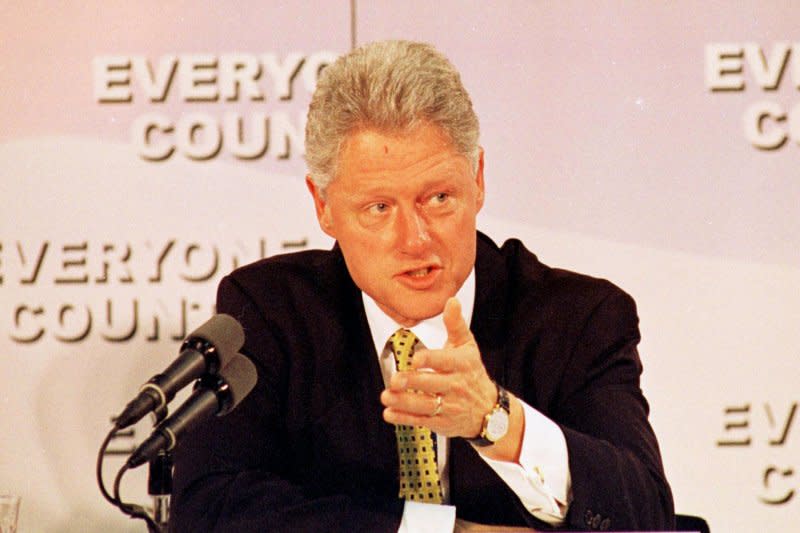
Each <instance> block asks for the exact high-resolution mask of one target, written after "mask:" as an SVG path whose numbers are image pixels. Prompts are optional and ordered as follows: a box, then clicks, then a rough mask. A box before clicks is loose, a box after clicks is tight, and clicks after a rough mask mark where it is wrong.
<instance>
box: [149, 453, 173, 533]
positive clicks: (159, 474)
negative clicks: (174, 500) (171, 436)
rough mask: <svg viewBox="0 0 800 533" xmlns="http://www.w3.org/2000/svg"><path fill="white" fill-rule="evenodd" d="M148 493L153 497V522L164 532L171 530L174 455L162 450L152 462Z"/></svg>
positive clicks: (150, 464)
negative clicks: (170, 505) (170, 507)
mask: <svg viewBox="0 0 800 533" xmlns="http://www.w3.org/2000/svg"><path fill="white" fill-rule="evenodd" d="M147 493H148V494H149V495H150V496H152V497H153V520H154V521H155V523H156V524H158V527H159V528H160V530H161V531H162V532H165V531H167V530H168V529H169V502H170V496H171V494H172V454H171V453H170V452H168V451H165V450H162V451H161V452H159V454H158V455H157V456H156V457H155V458H154V459H151V460H150V463H149V470H148V473H147Z"/></svg>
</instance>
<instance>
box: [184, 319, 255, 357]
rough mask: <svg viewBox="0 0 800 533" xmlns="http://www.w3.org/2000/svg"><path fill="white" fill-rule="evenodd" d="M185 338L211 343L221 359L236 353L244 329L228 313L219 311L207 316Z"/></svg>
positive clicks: (240, 345) (241, 340)
mask: <svg viewBox="0 0 800 533" xmlns="http://www.w3.org/2000/svg"><path fill="white" fill-rule="evenodd" d="M187 338H190V339H191V338H200V339H203V340H206V341H208V342H210V343H211V344H213V345H214V346H215V347H216V349H217V351H218V352H219V354H220V359H221V360H222V361H225V360H227V359H228V358H229V357H232V356H233V355H234V354H236V353H237V352H238V351H239V349H240V348H241V347H242V345H243V344H244V329H242V325H241V324H239V322H238V321H237V320H236V319H235V318H233V317H232V316H230V315H226V314H223V313H220V314H218V315H214V316H212V317H211V318H209V319H208V320H207V321H206V322H205V323H204V324H203V325H202V326H200V327H199V328H197V329H196V330H194V331H193V332H192V333H190V334H189V335H188V337H187Z"/></svg>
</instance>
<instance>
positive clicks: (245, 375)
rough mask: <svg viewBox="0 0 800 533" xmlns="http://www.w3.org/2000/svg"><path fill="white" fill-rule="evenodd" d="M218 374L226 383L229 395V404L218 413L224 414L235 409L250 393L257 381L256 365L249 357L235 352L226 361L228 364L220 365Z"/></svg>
mask: <svg viewBox="0 0 800 533" xmlns="http://www.w3.org/2000/svg"><path fill="white" fill-rule="evenodd" d="M219 374H220V376H222V379H224V380H225V383H227V384H228V387H229V389H228V390H229V391H230V395H231V405H230V406H229V407H228V408H227V409H225V412H224V413H220V414H225V413H228V412H230V411H232V410H233V409H235V408H236V406H237V405H239V402H241V401H242V400H243V399H244V398H245V396H247V395H248V394H250V391H251V390H253V387H255V386H256V381H258V372H256V365H254V364H253V362H252V361H251V360H250V359H248V358H247V357H245V356H244V355H242V354H239V353H237V354H236V355H234V356H233V357H232V358H231V360H230V361H228V364H226V365H225V366H224V367H222V370H220V371H219Z"/></svg>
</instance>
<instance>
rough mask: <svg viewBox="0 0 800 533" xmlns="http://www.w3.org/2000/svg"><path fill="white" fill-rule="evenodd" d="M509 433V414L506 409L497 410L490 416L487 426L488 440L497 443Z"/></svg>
mask: <svg viewBox="0 0 800 533" xmlns="http://www.w3.org/2000/svg"><path fill="white" fill-rule="evenodd" d="M506 433H508V413H507V412H506V411H505V409H501V408H497V409H495V410H494V412H492V414H490V415H489V420H488V423H487V424H486V438H487V439H488V440H490V441H492V442H497V441H498V440H500V439H502V438H503V437H504V436H505V434H506Z"/></svg>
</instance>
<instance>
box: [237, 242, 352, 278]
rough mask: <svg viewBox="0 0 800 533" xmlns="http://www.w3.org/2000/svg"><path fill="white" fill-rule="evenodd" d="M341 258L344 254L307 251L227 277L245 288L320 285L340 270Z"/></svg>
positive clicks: (271, 259)
mask: <svg viewBox="0 0 800 533" xmlns="http://www.w3.org/2000/svg"><path fill="white" fill-rule="evenodd" d="M340 259H341V255H339V254H337V253H335V252H333V251H330V250H304V251H301V252H293V253H287V254H279V255H274V256H271V257H267V258H264V259H260V260H258V261H255V262H253V263H249V264H247V265H244V266H241V267H239V268H237V269H235V270H234V271H233V272H231V273H230V274H228V276H226V277H227V278H229V279H230V280H232V281H234V282H235V283H237V284H239V285H241V286H243V287H248V286H251V285H253V284H256V285H258V286H260V287H263V286H265V285H271V286H285V285H286V284H287V283H290V284H298V283H300V284H303V283H309V284H316V283H320V282H321V281H322V280H324V278H325V277H326V276H329V275H332V274H333V273H334V272H335V271H336V269H337V267H338V263H340Z"/></svg>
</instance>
